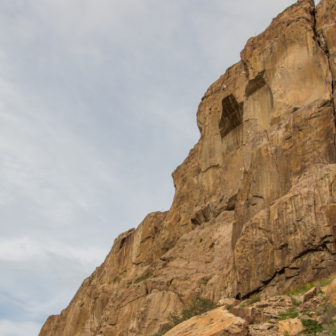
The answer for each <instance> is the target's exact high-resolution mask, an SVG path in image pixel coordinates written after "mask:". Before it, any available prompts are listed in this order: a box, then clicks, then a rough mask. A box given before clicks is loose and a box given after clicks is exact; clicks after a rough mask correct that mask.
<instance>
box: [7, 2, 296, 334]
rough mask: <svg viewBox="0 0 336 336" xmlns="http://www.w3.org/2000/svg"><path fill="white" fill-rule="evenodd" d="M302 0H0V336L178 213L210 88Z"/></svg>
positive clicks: (63, 299)
mask: <svg viewBox="0 0 336 336" xmlns="http://www.w3.org/2000/svg"><path fill="white" fill-rule="evenodd" d="M293 2H294V1H291V0H279V1H277V2H270V1H268V0H267V1H266V0H256V1H254V2H251V1H247V0H237V1H235V2H232V1H230V2H229V1H222V0H210V1H207V2H204V1H201V0H193V1H187V0H186V1H180V0H171V1H164V0H163V1H157V0H142V1H139V0H129V1H121V0H118V1H116V0H95V1H91V0H58V1H55V0H34V1H33V0H11V1H7V0H0V155H1V158H2V160H1V163H0V185H1V188H0V223H1V225H0V237H1V238H0V271H1V274H2V276H1V279H0V288H1V289H0V336H9V335H14V336H23V335H24V336H33V335H37V333H38V330H39V329H40V328H41V326H42V324H43V323H44V321H45V319H46V318H47V316H48V315H51V314H58V313H60V311H61V309H63V308H65V307H66V305H67V304H68V303H69V301H70V300H71V298H72V297H73V295H74V294H75V291H76V290H77V289H78V287H79V286H80V284H81V282H82V281H83V280H84V278H85V277H87V276H88V275H90V273H91V272H92V271H94V269H95V267H96V266H98V265H99V264H100V263H102V262H103V260H104V258H105V256H106V254H107V253H108V252H109V250H110V249H111V246H112V244H113V241H114V239H115V238H116V236H117V235H118V234H120V233H121V232H123V231H125V230H128V229H129V228H131V227H136V226H137V225H138V224H139V223H140V222H141V221H142V220H143V218H144V217H145V216H146V214H148V213H149V212H152V211H157V210H167V209H169V207H170V205H171V202H172V199H173V194H174V187H173V182H172V178H171V173H172V171H173V170H174V169H175V168H176V166H177V165H179V164H181V163H182V161H183V160H184V159H185V158H186V156H187V154H188V152H189V150H190V149H191V148H192V147H193V146H194V144H195V143H196V142H197V140H198V138H199V131H198V129H197V126H196V111H197V106H198V104H199V102H200V99H201V97H202V95H203V94H204V92H205V91H206V89H207V87H208V86H209V85H210V84H211V83H212V82H213V81H214V80H216V79H217V78H218V77H219V76H220V75H221V74H222V73H224V71H225V70H226V68H228V67H229V66H231V65H232V64H233V63H235V62H237V61H238V60H239V52H240V51H241V49H242V48H243V47H244V44H245V42H246V41H247V39H248V38H249V37H251V35H254V34H258V33H260V32H261V31H263V30H264V29H265V28H266V27H267V26H268V24H269V23H270V22H271V18H272V17H273V16H275V15H277V14H278V13H279V12H281V11H282V10H284V9H285V8H286V7H287V6H289V5H290V4H292V3H293Z"/></svg>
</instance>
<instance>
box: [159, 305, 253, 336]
mask: <svg viewBox="0 0 336 336" xmlns="http://www.w3.org/2000/svg"><path fill="white" fill-rule="evenodd" d="M165 335H166V336H194V335H199V336H229V335H235V336H248V335H249V330H248V324H247V322H246V321H245V320H243V319H242V318H240V317H237V316H235V315H233V314H231V313H229V312H228V311H227V310H225V309H223V308H217V309H214V310H212V311H210V312H208V313H205V314H202V315H199V316H195V317H193V318H191V319H189V320H187V321H185V322H183V323H181V324H179V325H177V326H176V327H174V328H173V329H171V330H170V331H168V332H167V333H166V334H165Z"/></svg>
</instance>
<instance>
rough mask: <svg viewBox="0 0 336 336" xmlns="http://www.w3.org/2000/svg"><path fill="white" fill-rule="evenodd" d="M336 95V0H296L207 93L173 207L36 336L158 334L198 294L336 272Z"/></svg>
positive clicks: (271, 289) (122, 245) (124, 237)
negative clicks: (198, 134)
mask: <svg viewBox="0 0 336 336" xmlns="http://www.w3.org/2000/svg"><path fill="white" fill-rule="evenodd" d="M335 84H336V0H322V1H321V3H320V4H319V5H318V6H317V7H316V8H315V6H314V1H313V0H299V1H298V2H297V3H296V4H294V5H292V6H291V7H289V8H287V9H286V10H285V11H284V12H283V13H281V14H279V15H278V16H277V17H276V18H275V19H273V21H272V23H271V25H270V26H269V27H268V28H267V29H266V30H265V32H263V33H262V34H260V35H259V36H257V37H254V38H251V39H250V40H249V41H248V42H247V44H246V46H245V48H244V50H243V51H242V52H241V61H240V62H239V63H237V64H235V65H233V66H232V67H230V68H229V69H228V70H227V72H226V73H225V74H224V75H223V76H221V77H220V78H219V79H218V80H217V81H216V82H215V83H214V84H212V85H211V86H210V88H209V89H208V91H207V92H206V93H205V95H204V97H203V98H202V102H201V103H200V105H199V109H198V112H197V123H198V127H199V130H200V132H201V138H200V140H199V142H198V143H197V144H196V145H195V147H194V148H193V149H192V150H191V151H190V153H189V155H188V157H187V158H186V160H185V161H184V162H183V164H182V165H181V166H179V167H178V168H177V169H176V170H175V172H174V173H173V179H174V185H175V189H176V192H175V196H174V200H173V204H172V207H171V209H170V210H169V211H168V212H164V213H162V212H155V213H152V214H149V215H148V216H147V217H146V218H145V220H144V221H143V222H142V223H141V224H140V225H139V227H138V228H137V229H136V230H134V229H132V230H129V231H128V232H126V233H123V234H121V235H120V236H119V237H118V238H117V239H116V240H115V242H114V244H113V247H112V250H111V252H110V253H109V254H108V256H107V258H106V260H105V262H104V263H103V264H102V265H101V266H100V267H98V268H97V269H96V271H95V272H94V273H93V274H92V275H91V276H90V277H89V278H87V279H86V280H85V281H84V282H83V284H82V286H81V287H80V288H79V290H78V292H77V293H76V295H75V297H74V298H73V300H72V301H71V303H70V304H69V306H68V307H67V308H66V309H64V310H63V311H62V312H61V314H60V315H55V316H50V317H49V318H48V320H47V321H46V323H45V324H44V326H43V328H42V330H41V332H40V334H39V335H40V336H94V335H104V336H126V335H127V336H133V335H134V336H135V335H137V336H139V335H151V334H154V333H155V332H157V331H158V330H159V329H160V328H162V327H163V326H164V325H165V323H166V322H167V319H168V317H169V315H170V313H171V312H172V311H173V310H174V309H177V310H178V309H181V308H182V307H183V306H184V305H185V304H187V303H188V302H189V301H190V300H192V299H193V298H195V297H197V296H201V297H204V298H210V299H212V300H215V301H218V300H219V299H222V298H225V297H237V298H244V297H248V296H249V295H250V294H252V293H254V292H258V291H263V292H264V293H267V294H273V293H277V292H284V291H287V290H289V289H291V288H293V287H296V286H299V285H301V284H303V283H306V282H311V281H313V280H315V279H321V278H324V277H328V276H329V275H330V274H331V273H333V272H335V266H336V245H335V237H336V157H335V133H336V132H335V117H334V113H335V104H336V94H335V91H334V90H333V88H334V87H335ZM137 279H138V280H137Z"/></svg>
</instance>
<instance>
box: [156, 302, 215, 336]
mask: <svg viewBox="0 0 336 336" xmlns="http://www.w3.org/2000/svg"><path fill="white" fill-rule="evenodd" d="M216 307H217V305H216V303H214V302H213V301H212V300H209V299H202V298H197V299H194V300H192V301H191V302H190V303H189V305H188V307H187V308H186V309H183V310H182V312H181V313H180V314H179V313H178V312H177V311H176V310H175V311H173V312H172V313H171V314H170V318H169V325H168V326H166V327H165V328H164V330H162V331H161V332H159V333H156V334H155V335H153V336H162V335H164V334H165V333H167V332H168V331H169V330H170V329H172V328H174V327H175V326H176V325H178V324H180V323H182V322H184V321H186V320H189V319H190V318H192V317H194V316H196V315H200V314H204V313H206V312H208V311H209V310H212V309H214V308H216Z"/></svg>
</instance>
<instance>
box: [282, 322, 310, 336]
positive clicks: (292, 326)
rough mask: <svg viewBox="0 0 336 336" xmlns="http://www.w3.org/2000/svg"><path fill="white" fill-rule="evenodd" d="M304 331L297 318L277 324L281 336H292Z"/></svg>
mask: <svg viewBox="0 0 336 336" xmlns="http://www.w3.org/2000/svg"><path fill="white" fill-rule="evenodd" d="M304 329H305V328H304V326H303V324H302V322H301V321H300V320H299V319H298V318H295V319H288V320H285V321H280V322H279V335H281V336H283V335H288V336H294V335H297V334H299V333H300V332H301V331H303V330H304Z"/></svg>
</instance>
